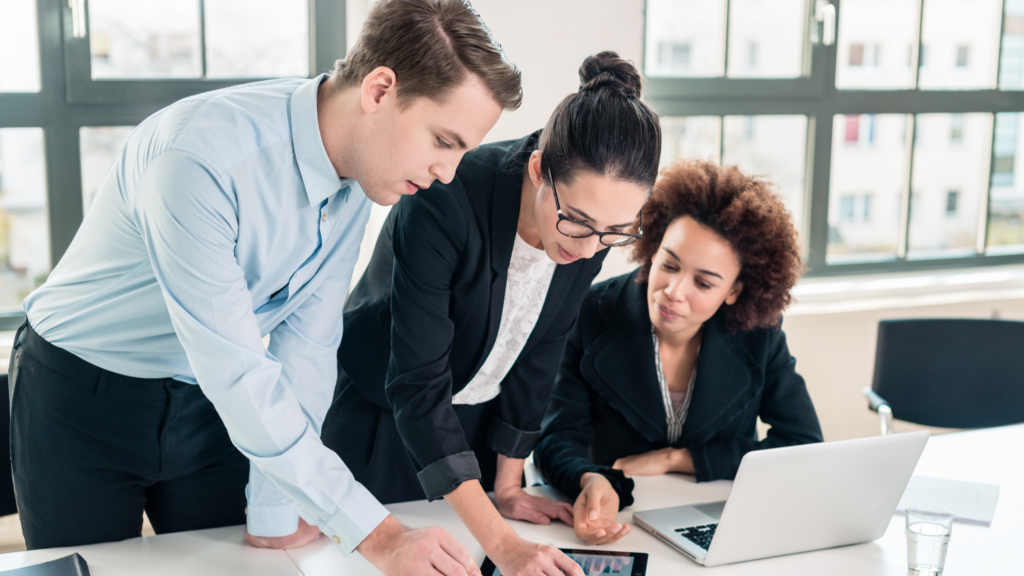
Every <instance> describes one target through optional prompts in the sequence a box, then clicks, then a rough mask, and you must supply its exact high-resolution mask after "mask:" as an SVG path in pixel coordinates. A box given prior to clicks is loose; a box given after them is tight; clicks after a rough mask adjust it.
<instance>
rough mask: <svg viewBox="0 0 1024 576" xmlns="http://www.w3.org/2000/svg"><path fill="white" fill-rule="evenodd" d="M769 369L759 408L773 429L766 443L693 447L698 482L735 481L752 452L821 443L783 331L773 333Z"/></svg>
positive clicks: (717, 443) (736, 442) (726, 442)
mask: <svg viewBox="0 0 1024 576" xmlns="http://www.w3.org/2000/svg"><path fill="white" fill-rule="evenodd" d="M769 342H770V343H769V346H768V354H767V362H766V366H765V382H764V389H763V391H762V395H761V404H760V406H759V407H758V416H760V417H761V421H762V422H764V423H765V424H767V425H769V426H770V427H771V429H769V430H768V435H767V437H766V438H765V439H764V440H761V441H758V440H756V439H738V438H721V439H715V438H713V439H711V440H710V441H708V442H705V443H703V444H698V445H692V446H690V453H691V454H692V456H693V466H694V468H695V470H696V472H697V481H698V482H707V481H710V480H720V479H729V480H731V479H733V478H735V477H736V471H737V470H739V467H740V461H741V460H742V459H743V455H744V454H746V453H747V452H750V451H752V450H764V449H767V448H780V447H783V446H795V445H797V444H809V443H811V442H821V441H822V440H823V438H822V435H821V426H820V425H819V424H818V415H817V414H816V413H815V411H814V405H813V404H812V403H811V397H810V395H809V394H808V393H807V387H806V385H805V384H804V379H803V377H802V376H800V375H799V374H797V372H796V359H795V358H793V357H792V356H791V355H790V353H789V347H788V346H786V335H785V333H784V332H782V330H781V329H773V330H771V336H770V341H769Z"/></svg>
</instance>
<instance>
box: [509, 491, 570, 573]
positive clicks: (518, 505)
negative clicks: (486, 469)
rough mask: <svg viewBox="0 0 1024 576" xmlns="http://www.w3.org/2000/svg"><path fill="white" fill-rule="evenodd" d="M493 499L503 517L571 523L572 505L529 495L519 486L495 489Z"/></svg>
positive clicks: (537, 521) (534, 521)
mask: <svg viewBox="0 0 1024 576" xmlns="http://www.w3.org/2000/svg"><path fill="white" fill-rule="evenodd" d="M494 499H495V501H496V502H497V504H498V512H501V515H502V516H504V517H505V518H511V519H513V520H525V521H527V522H533V523H534V524H550V523H551V519H553V518H554V519H558V520H561V521H562V522H565V523H566V524H568V525H569V526H572V525H573V519H572V506H569V504H567V503H565V502H555V501H554V500H549V499H547V498H541V497H539V496H531V495H529V494H527V493H526V492H524V491H523V489H522V488H520V487H519V486H509V487H507V488H503V489H500V490H495V492H494ZM502 574H504V572H502Z"/></svg>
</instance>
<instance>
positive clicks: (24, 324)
mask: <svg viewBox="0 0 1024 576" xmlns="http://www.w3.org/2000/svg"><path fill="white" fill-rule="evenodd" d="M28 327H29V324H28V318H26V319H25V321H24V322H22V323H21V326H19V327H18V331H17V332H16V333H15V334H14V346H13V347H14V348H17V347H18V345H19V344H20V343H21V335H22V334H24V333H25V328H28Z"/></svg>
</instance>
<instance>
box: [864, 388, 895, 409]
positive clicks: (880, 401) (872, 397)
mask: <svg viewBox="0 0 1024 576" xmlns="http://www.w3.org/2000/svg"><path fill="white" fill-rule="evenodd" d="M863 392H864V396H866V397H867V399H868V408H870V409H872V410H874V411H875V412H878V409H879V408H880V407H882V406H888V405H889V403H888V402H886V401H885V398H882V397H881V396H879V395H878V394H877V393H876V392H875V391H874V390H872V389H871V388H869V387H865V388H864V390H863Z"/></svg>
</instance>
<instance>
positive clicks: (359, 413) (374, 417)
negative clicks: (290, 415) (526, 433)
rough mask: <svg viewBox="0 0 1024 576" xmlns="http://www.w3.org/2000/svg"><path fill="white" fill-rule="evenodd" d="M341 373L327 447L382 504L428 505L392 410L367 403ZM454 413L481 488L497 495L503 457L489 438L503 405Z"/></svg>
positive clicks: (327, 421)
mask: <svg viewBox="0 0 1024 576" xmlns="http://www.w3.org/2000/svg"><path fill="white" fill-rule="evenodd" d="M338 372H339V376H338V384H337V387H336V388H335V391H334V401H333V402H332V403H331V408H330V410H328V412H327V417H326V418H325V419H324V426H323V430H322V432H321V434H320V438H321V439H322V440H323V442H324V445H325V446H327V447H328V448H330V449H331V450H334V451H335V452H336V453H337V454H338V456H341V459H342V461H343V462H345V465H346V466H348V469H349V470H351V471H352V475H353V476H355V479H356V480H358V481H359V482H360V483H361V484H362V485H363V486H365V487H366V489H367V490H369V491H370V493H371V494H373V496H374V497H375V498H377V500H379V501H380V502H381V504H393V503H395V502H408V501H411V500H424V499H426V497H427V496H426V494H425V493H424V492H423V486H422V485H421V484H420V481H419V478H418V477H417V476H416V466H415V465H414V464H413V462H412V458H410V457H409V452H408V451H406V449H405V443H404V442H403V441H402V436H401V435H400V434H399V433H398V426H397V425H396V424H395V415H394V414H393V413H392V412H391V408H390V407H389V408H383V407H381V406H378V405H376V404H374V403H373V402H370V401H369V400H367V399H366V397H365V396H363V394H362V392H360V391H359V390H358V389H357V388H356V387H355V386H354V385H353V384H352V381H351V380H350V379H349V378H348V375H346V374H345V373H344V371H342V370H341V369H340V368H339V370H338ZM453 408H454V409H455V415H456V416H458V418H459V423H460V424H462V431H463V433H465V435H466V441H467V442H468V443H469V448H470V449H471V450H473V452H474V453H475V454H476V459H477V462H478V463H479V464H480V474H481V478H480V484H481V486H483V489H484V490H486V491H491V490H494V478H495V476H496V474H497V467H498V455H497V453H495V452H494V450H493V449H491V447H490V446H488V444H487V433H488V432H489V431H490V429H491V422H492V421H493V419H494V417H495V414H497V411H498V399H497V398H495V399H493V400H489V401H487V402H484V403H483V404H475V405H456V406H454V407H453Z"/></svg>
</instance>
